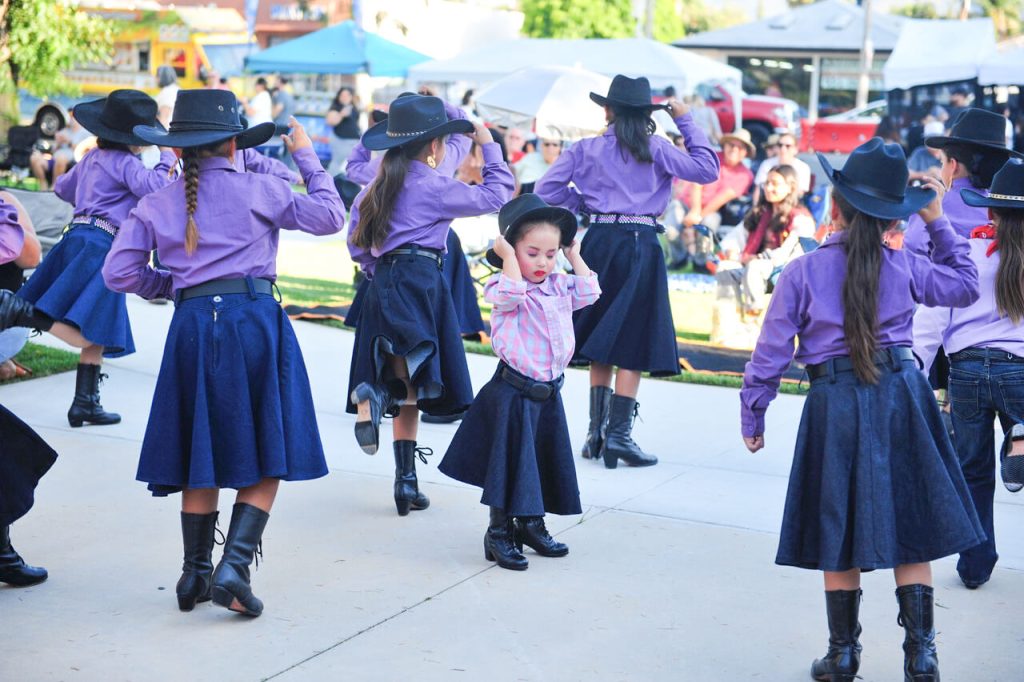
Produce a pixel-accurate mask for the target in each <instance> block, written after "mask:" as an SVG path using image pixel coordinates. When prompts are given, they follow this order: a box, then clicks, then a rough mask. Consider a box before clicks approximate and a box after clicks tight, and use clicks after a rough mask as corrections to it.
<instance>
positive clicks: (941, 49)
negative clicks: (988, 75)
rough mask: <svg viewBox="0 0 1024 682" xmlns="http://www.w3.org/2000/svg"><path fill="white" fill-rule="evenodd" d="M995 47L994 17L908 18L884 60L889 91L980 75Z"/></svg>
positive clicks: (884, 70)
mask: <svg viewBox="0 0 1024 682" xmlns="http://www.w3.org/2000/svg"><path fill="white" fill-rule="evenodd" d="M995 47H996V35H995V30H994V28H993V26H992V20H991V19H969V20H967V21H953V20H950V21H939V20H933V19H917V20H908V21H906V22H904V24H903V30H902V31H901V32H900V37H899V40H897V42H896V47H895V48H893V51H892V55H890V56H889V60H888V61H887V62H886V63H885V67H884V69H883V72H882V73H883V75H884V77H885V89H886V90H896V89H899V90H907V89H909V88H913V87H915V86H918V85H931V84H934V83H951V82H955V81H965V80H971V79H973V78H977V77H978V69H979V67H980V66H981V64H982V63H983V62H984V61H985V60H986V59H987V58H989V57H990V56H991V55H992V54H993V53H994V52H995Z"/></svg>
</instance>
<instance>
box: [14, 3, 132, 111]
mask: <svg viewBox="0 0 1024 682" xmlns="http://www.w3.org/2000/svg"><path fill="white" fill-rule="evenodd" d="M113 41H114V31H113V24H111V22H109V21H106V20H104V19H101V18H98V17H94V16H90V15H88V14H86V13H85V12H83V11H82V10H80V9H78V8H77V7H75V6H73V5H72V4H71V3H70V2H69V0H0V127H3V128H5V129H6V127H7V126H9V125H12V124H13V123H16V122H17V120H18V88H25V89H26V90H28V91H29V92H30V93H32V94H33V95H36V96H40V97H45V96H48V95H54V94H58V93H60V94H70V95H75V94H78V93H79V92H80V90H79V88H78V86H77V85H75V83H73V82H72V81H70V80H69V79H68V78H67V76H66V75H65V72H67V71H69V70H71V69H73V68H74V67H75V65H77V64H81V63H85V62H99V61H105V60H108V59H109V58H110V53H111V48H112V46H113Z"/></svg>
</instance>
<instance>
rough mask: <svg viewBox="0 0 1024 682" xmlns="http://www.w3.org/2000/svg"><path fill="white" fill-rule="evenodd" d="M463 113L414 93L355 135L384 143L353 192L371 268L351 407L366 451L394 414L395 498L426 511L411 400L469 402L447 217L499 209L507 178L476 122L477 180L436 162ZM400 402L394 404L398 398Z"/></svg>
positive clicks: (362, 256)
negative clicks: (449, 281)
mask: <svg viewBox="0 0 1024 682" xmlns="http://www.w3.org/2000/svg"><path fill="white" fill-rule="evenodd" d="M471 131H474V125H473V124H472V123H470V122H469V121H466V120H462V119H458V120H449V119H448V116H447V115H446V114H445V110H444V104H443V103H442V102H441V100H439V99H438V98H436V97H426V96H423V95H410V96H407V97H401V98H399V99H397V100H395V102H394V103H393V104H392V105H391V111H390V115H389V116H388V119H387V120H386V121H383V122H381V123H379V124H377V125H376V126H374V127H373V128H371V129H370V130H368V131H367V132H366V134H365V135H363V146H364V147H366V148H367V149H370V150H387V152H386V153H385V154H384V158H383V161H382V162H381V165H380V170H379V171H378V173H377V177H376V179H375V180H374V181H373V182H372V183H371V184H370V185H369V186H368V187H367V188H366V189H364V190H363V191H362V192H361V193H360V195H359V196H358V197H357V198H356V202H355V205H354V206H353V209H352V219H351V222H350V225H351V227H350V234H349V250H350V252H351V253H352V259H353V260H354V261H356V262H357V263H359V264H360V265H361V266H362V267H363V269H364V270H365V271H366V273H367V275H368V276H369V277H370V278H371V280H370V286H369V288H368V289H367V292H366V296H365V298H364V301H363V308H362V311H361V313H360V318H359V326H358V327H357V328H356V339H355V348H354V350H353V357H352V370H351V375H350V386H349V389H350V390H349V401H350V402H349V404H348V411H349V412H353V413H356V414H357V417H356V425H355V435H356V440H357V441H358V442H359V446H360V447H361V448H362V449H363V451H364V452H366V453H367V454H371V455H372V454H374V453H376V452H377V447H378V444H379V432H380V420H381V418H382V417H383V416H384V414H385V413H391V414H396V413H397V416H396V417H395V421H394V437H395V442H394V449H395V485H394V493H395V506H396V507H397V509H398V513H399V515H401V516H405V515H406V514H408V513H409V510H410V509H426V508H427V506H428V505H429V504H430V500H429V499H427V496H426V495H424V494H423V493H421V492H419V484H418V481H417V478H416V465H415V458H416V455H417V454H420V456H421V457H422V456H423V455H424V454H425V451H424V450H425V449H422V448H421V449H419V451H418V450H417V447H416V433H417V425H418V416H419V414H418V411H417V408H418V409H420V410H423V411H424V412H426V413H427V414H437V415H447V414H454V413H458V412H462V411H464V410H465V409H466V408H467V407H468V406H469V404H470V402H472V400H473V387H472V385H471V384H470V381H469V368H468V367H467V366H466V355H465V350H464V349H463V347H462V338H461V337H460V335H459V327H458V320H457V318H456V315H455V310H454V308H453V306H452V295H451V291H450V290H449V287H448V286H447V285H446V283H445V281H444V277H443V275H442V273H441V267H442V262H443V254H444V244H445V240H446V238H447V236H448V228H449V225H450V223H451V221H452V220H453V219H454V218H460V217H470V216H477V215H484V214H487V213H490V212H492V211H496V210H498V209H499V208H500V207H501V205H502V204H504V203H505V202H506V201H507V200H508V199H509V198H510V197H511V195H512V190H513V187H514V185H515V181H514V179H513V177H512V173H511V171H509V169H508V166H506V165H505V163H504V162H503V161H502V158H501V150H500V149H499V148H498V145H497V144H495V143H494V142H492V140H491V134H490V132H489V131H488V130H487V129H486V128H484V127H483V126H482V125H477V126H475V132H474V138H475V139H476V141H477V142H478V143H480V144H481V145H482V146H483V149H484V158H485V159H486V164H485V165H484V182H483V184H481V185H476V186H473V187H470V186H469V185H466V184H464V183H462V182H459V181H458V180H455V179H454V178H452V177H450V176H448V175H443V174H441V173H439V172H438V171H437V168H438V166H439V164H440V163H441V162H442V160H443V156H444V154H445V136H447V135H450V134H454V133H470V132H471ZM403 402H404V405H405V407H406V409H402V410H401V411H399V406H400V403H403Z"/></svg>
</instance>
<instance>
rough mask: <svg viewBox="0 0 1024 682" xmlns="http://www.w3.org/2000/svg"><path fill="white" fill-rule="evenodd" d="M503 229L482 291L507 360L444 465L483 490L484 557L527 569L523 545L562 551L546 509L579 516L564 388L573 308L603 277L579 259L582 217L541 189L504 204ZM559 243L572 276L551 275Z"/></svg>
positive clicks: (588, 298) (588, 299)
mask: <svg viewBox="0 0 1024 682" xmlns="http://www.w3.org/2000/svg"><path fill="white" fill-rule="evenodd" d="M498 224H499V227H500V228H501V233H502V236H501V237H498V240H497V241H496V243H495V245H494V249H493V250H492V251H490V252H488V254H487V257H488V260H489V261H490V262H491V264H492V265H494V266H495V267H500V268H501V269H502V271H501V274H499V275H495V276H494V277H493V278H492V279H491V280H490V281H489V282H488V283H487V287H486V289H485V290H484V299H485V300H487V301H488V302H489V303H491V305H492V306H493V310H492V312H491V342H492V345H493V347H494V352H495V353H496V354H497V356H498V358H499V359H500V362H499V363H498V368H497V371H495V373H494V377H493V378H492V379H491V380H490V382H488V383H487V385H486V386H484V387H483V389H481V391H480V393H479V394H477V396H476V399H475V400H474V401H473V404H472V406H471V407H470V408H469V411H468V412H467V413H466V416H465V417H464V418H463V421H462V424H461V425H460V426H459V430H458V432H457V433H456V434H455V438H454V439H452V442H451V445H450V446H449V448H448V452H447V453H446V454H445V456H444V460H443V461H442V462H441V466H440V469H441V471H443V472H444V473H445V474H447V475H448V476H450V477H452V478H454V479H456V480H459V481H462V482H464V483H469V484H472V485H475V486H479V487H481V488H483V495H482V497H481V500H480V501H481V502H482V503H483V504H486V505H488V506H489V507H490V524H489V525H488V528H487V533H486V534H485V535H484V556H485V557H486V558H487V559H488V560H489V561H497V562H498V565H499V566H501V567H502V568H508V569H512V570H517V571H522V570H525V569H526V568H527V567H528V566H529V563H528V562H527V560H526V558H525V557H524V556H523V554H522V548H523V545H526V546H528V547H531V548H533V550H534V551H535V552H537V553H538V554H540V555H541V556H549V557H561V556H565V555H566V554H568V553H569V548H568V547H567V546H566V545H564V544H562V543H560V542H556V541H555V540H554V538H552V537H551V535H550V533H548V531H547V528H546V527H545V525H544V514H545V513H546V512H551V513H553V514H579V513H580V512H581V508H580V494H579V487H578V486H577V483H576V469H575V467H574V466H573V461H572V444H571V443H570V442H569V429H568V427H567V426H566V422H565V411H564V410H563V408H562V398H561V396H560V395H559V390H560V389H561V387H562V379H563V377H562V374H563V372H564V371H565V368H566V366H567V365H568V364H569V360H570V359H571V358H572V354H573V350H574V349H575V346H576V339H575V335H574V333H573V327H572V313H573V311H574V310H579V309H580V308H584V307H586V306H588V305H590V304H592V303H594V301H596V300H597V298H598V296H599V295H600V293H601V290H600V287H599V286H598V282H597V275H596V274H594V273H592V272H591V271H590V268H588V267H587V264H586V263H585V262H583V259H582V258H581V257H580V245H579V242H577V241H575V235H576V218H575V216H574V215H573V214H572V213H571V212H570V211H567V210H565V209H562V208H556V207H552V206H549V205H548V204H546V203H545V202H544V200H543V199H541V198H540V197H539V196H537V195H536V194H524V195H522V196H520V197H518V198H517V199H514V200H512V201H510V202H509V203H507V204H505V206H504V207H503V208H502V209H501V212H500V213H499V214H498ZM559 248H561V250H562V251H563V252H564V253H565V256H566V258H567V259H568V260H569V264H570V265H571V266H572V269H573V273H574V274H572V275H568V274H562V273H555V272H553V270H554V268H555V264H556V260H557V257H558V251H559Z"/></svg>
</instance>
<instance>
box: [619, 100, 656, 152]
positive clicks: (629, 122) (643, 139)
mask: <svg viewBox="0 0 1024 682" xmlns="http://www.w3.org/2000/svg"><path fill="white" fill-rule="evenodd" d="M611 109H612V113H614V114H615V118H614V119H613V120H612V122H613V123H614V124H615V139H616V140H618V141H619V147H620V149H621V151H622V159H623V160H625V159H626V152H627V151H628V152H629V153H630V154H631V155H632V156H633V158H634V159H636V160H637V161H640V162H641V163H651V162H652V161H653V160H654V157H653V156H651V141H650V138H651V135H653V134H654V131H655V130H656V126H655V125H654V119H653V118H651V112H650V111H648V110H647V109H635V108H633V107H616V106H613V107H612V108H611Z"/></svg>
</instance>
